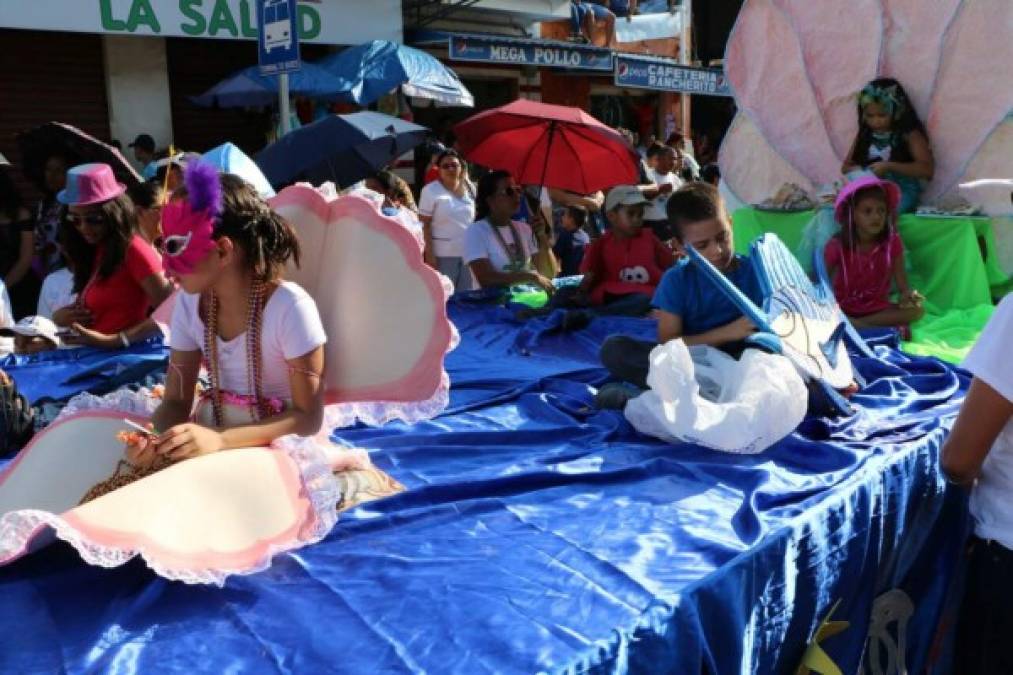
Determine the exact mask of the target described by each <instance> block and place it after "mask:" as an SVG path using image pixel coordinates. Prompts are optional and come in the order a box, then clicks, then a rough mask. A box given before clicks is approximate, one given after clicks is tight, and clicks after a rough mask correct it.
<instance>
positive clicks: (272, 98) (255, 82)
mask: <svg viewBox="0 0 1013 675" xmlns="http://www.w3.org/2000/svg"><path fill="white" fill-rule="evenodd" d="M345 88H346V86H345V82H344V81H342V80H341V79H339V78H337V77H335V76H334V75H331V73H329V72H328V71H326V70H324V69H323V68H320V67H319V66H314V65H313V64H311V63H304V64H302V68H301V69H300V70H297V71H295V72H294V73H289V77H288V89H289V92H290V93H292V94H298V95H301V96H308V97H310V98H326V99H335V98H337V97H338V94H339V93H340V92H342V91H344V90H345ZM190 100H191V101H193V102H194V103H196V104H197V105H199V106H204V107H205V108H211V107H214V106H216V105H217V106H218V107H220V108H241V107H244V106H255V105H273V104H274V103H276V102H277V101H278V76H277V75H261V74H260V69H259V67H258V66H250V67H249V68H244V69H243V70H240V71H238V72H235V73H233V74H232V75H229V76H228V77H227V78H225V79H224V80H222V81H221V82H219V83H218V84H216V85H215V86H213V87H211V88H210V89H208V90H207V91H206V92H204V93H203V94H201V95H200V96H191V97H190Z"/></svg>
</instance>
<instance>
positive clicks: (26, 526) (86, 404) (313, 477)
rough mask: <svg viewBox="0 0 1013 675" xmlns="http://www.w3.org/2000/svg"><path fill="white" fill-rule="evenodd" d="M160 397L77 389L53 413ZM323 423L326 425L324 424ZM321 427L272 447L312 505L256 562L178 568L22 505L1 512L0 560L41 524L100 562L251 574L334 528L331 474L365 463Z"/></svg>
mask: <svg viewBox="0 0 1013 675" xmlns="http://www.w3.org/2000/svg"><path fill="white" fill-rule="evenodd" d="M158 403H159V399H158V397H156V396H154V395H153V394H152V393H151V391H150V390H141V391H136V392H135V391H129V390H117V391H114V392H112V393H110V394H107V395H105V396H93V395H91V394H79V395H78V396H75V397H74V398H73V399H71V401H70V402H68V404H67V406H66V408H65V409H64V410H63V411H62V412H61V413H60V415H59V416H58V417H57V419H60V418H61V417H64V416H68V415H71V414H75V413H82V412H87V411H91V410H121V411H123V412H129V413H134V414H137V415H148V416H150V415H151V413H152V412H153V411H154V409H155V408H157V407H158ZM325 429H327V427H325ZM326 436H327V435H326V432H321V433H320V434H317V435H316V436H311V437H300V436H295V435H289V436H283V437H281V438H279V439H277V440H275V441H274V442H273V443H272V444H271V447H272V448H274V449H276V450H278V451H279V452H284V453H286V454H288V456H289V457H291V458H292V459H293V461H295V463H296V466H297V467H298V468H299V472H300V475H301V478H302V484H303V489H304V490H305V494H306V496H307V498H308V499H309V501H310V504H311V505H312V508H313V517H312V518H309V519H307V522H305V523H303V524H302V528H301V529H300V531H299V536H298V539H297V540H296V541H292V542H287V543H285V544H281V545H274V546H271V547H270V548H269V549H268V550H267V551H266V552H265V554H264V555H263V556H262V557H261V558H260V560H258V561H257V563H256V564H255V565H253V566H251V567H248V568H242V569H178V568H175V567H171V566H166V565H162V564H161V563H159V561H158V560H157V559H152V558H151V557H150V556H149V555H148V553H147V552H146V551H145V550H144V549H143V548H140V547H133V546H131V547H128V548H115V547H106V546H101V545H98V544H95V543H94V542H92V541H90V540H88V539H87V538H86V537H85V536H84V535H83V534H81V533H80V532H78V531H77V530H76V529H75V528H73V527H72V526H70V525H69V524H68V523H67V522H66V521H65V520H64V519H63V518H62V517H61V516H60V515H57V514H54V513H49V512H46V511H40V510H33V509H25V510H22V511H12V512H9V513H6V514H3V516H0V564H5V563H7V562H10V561H12V560H14V559H16V558H19V557H21V556H22V555H24V553H25V552H26V551H27V549H28V546H29V545H30V544H31V542H32V541H33V540H34V539H35V537H36V536H38V535H39V534H40V533H41V532H42V530H44V529H46V528H49V529H51V530H52V531H53V533H54V534H55V535H56V536H57V537H58V538H59V539H61V540H63V541H65V542H67V543H68V544H70V545H71V546H73V547H74V548H75V549H76V550H77V551H78V552H79V553H80V554H81V557H82V558H83V559H84V560H85V562H87V563H89V564H91V565H97V566H100V567H117V566H119V565H122V564H123V563H125V562H127V561H128V560H130V559H131V558H134V557H135V556H138V555H139V556H140V557H141V558H142V559H143V560H144V562H145V563H146V564H147V565H148V567H150V568H151V569H152V570H153V571H154V572H155V573H156V574H158V575H159V576H161V577H164V578H166V579H171V580H173V581H182V582H184V583H187V584H215V585H217V586H222V585H223V584H224V583H225V580H226V579H227V578H228V577H229V576H231V575H233V574H241V575H247V574H255V573H257V572H260V571H263V570H265V569H267V568H268V567H270V566H271V562H272V560H273V558H274V556H276V555H278V554H280V553H285V552H287V551H292V550H295V549H298V548H301V547H303V546H307V545H309V544H314V543H316V542H318V541H320V540H321V539H323V538H324V537H326V536H327V534H328V533H329V532H330V531H331V529H333V528H334V525H335V524H336V523H337V521H338V510H337V507H338V504H340V503H341V500H342V496H343V495H342V490H341V486H340V483H339V482H338V481H337V480H336V479H335V478H334V474H333V471H335V470H340V471H344V470H354V469H363V468H366V467H368V466H369V464H370V462H369V456H368V455H367V454H366V452H365V451H364V450H361V449H345V448H340V447H338V446H335V445H334V444H332V443H330V442H329V441H328V440H327V438H326Z"/></svg>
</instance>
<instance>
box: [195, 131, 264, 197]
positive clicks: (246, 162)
mask: <svg viewBox="0 0 1013 675" xmlns="http://www.w3.org/2000/svg"><path fill="white" fill-rule="evenodd" d="M201 160H202V161H204V162H208V163H209V164H213V165H214V166H215V167H216V168H217V169H218V170H219V171H221V172H222V173H232V174H235V175H237V176H239V177H240V178H242V179H243V180H245V181H246V182H247V183H249V184H250V185H252V186H253V189H255V190H256V191H257V194H259V195H260V196H261V197H263V198H265V199H267V198H269V197H273V196H274V189H273V188H272V187H271V184H270V183H268V182H267V178H266V177H265V176H264V173H263V172H262V171H261V170H260V167H259V166H257V163H256V162H254V161H253V160H252V159H250V157H249V156H248V155H247V154H246V153H245V152H243V151H242V150H240V149H239V148H237V147H236V146H235V145H233V144H232V143H222V144H221V145H219V146H218V147H217V148H212V149H211V150H208V151H207V152H205V153H204V154H203V155H201Z"/></svg>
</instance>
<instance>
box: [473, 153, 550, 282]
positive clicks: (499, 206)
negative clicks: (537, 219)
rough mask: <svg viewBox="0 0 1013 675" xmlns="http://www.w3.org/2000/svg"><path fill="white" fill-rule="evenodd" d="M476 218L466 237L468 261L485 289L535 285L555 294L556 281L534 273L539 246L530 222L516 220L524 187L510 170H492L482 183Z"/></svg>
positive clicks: (483, 177)
mask: <svg viewBox="0 0 1013 675" xmlns="http://www.w3.org/2000/svg"><path fill="white" fill-rule="evenodd" d="M475 201H476V214H475V215H476V216H477V218H478V220H476V221H475V222H474V223H472V224H471V226H470V227H469V228H468V232H467V234H466V236H465V242H464V261H465V262H466V263H467V264H468V267H470V268H471V272H472V273H473V274H474V275H475V279H477V280H478V284H479V286H481V287H483V288H488V287H495V286H510V285H513V284H535V285H537V286H540V287H541V288H542V289H544V290H545V291H546V292H547V293H552V291H553V286H552V281H551V280H549V279H547V278H546V277H544V276H542V275H541V274H539V273H538V272H536V271H534V268H533V267H532V265H531V257H532V256H533V255H534V254H535V253H537V252H538V244H537V243H536V242H535V239H534V236H533V235H532V233H531V228H530V227H529V226H528V225H527V223H521V222H518V221H515V220H513V219H512V217H513V214H515V213H517V209H518V208H520V203H521V188H520V186H518V185H517V183H515V182H514V179H513V177H512V176H511V175H510V174H509V173H508V172H506V171H492V172H490V173H488V174H486V175H485V176H482V179H481V180H480V181H479V182H478V195H477V196H476V198H475Z"/></svg>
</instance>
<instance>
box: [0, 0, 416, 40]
mask: <svg viewBox="0 0 1013 675" xmlns="http://www.w3.org/2000/svg"><path fill="white" fill-rule="evenodd" d="M295 24H296V27H297V28H298V33H299V39H301V40H302V41H303V42H317V43H322V44H342V45H351V44H360V43H362V42H366V41H368V40H393V41H395V42H401V39H402V30H401V26H402V24H401V3H400V2H399V0H370V1H369V2H368V3H360V2H348V1H347V0H299V2H298V6H297V8H296V16H295ZM0 28H25V29H33V30H50V31H69V32H79V33H106V34H118V35H155V36H162V37H194V38H218V39H226V40H256V39H257V2H256V0H0Z"/></svg>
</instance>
